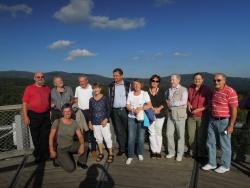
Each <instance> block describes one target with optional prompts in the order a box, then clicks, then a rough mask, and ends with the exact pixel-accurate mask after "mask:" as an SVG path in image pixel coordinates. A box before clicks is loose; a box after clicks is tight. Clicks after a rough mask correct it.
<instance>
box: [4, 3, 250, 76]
mask: <svg viewBox="0 0 250 188" xmlns="http://www.w3.org/2000/svg"><path fill="white" fill-rule="evenodd" d="M249 8H250V1H248V0H106V1H103V0H53V1H51V0H36V1H34V0H0V54H1V55H0V70H25V71H36V70H41V71H44V72H49V71H66V72H79V73H94V74H100V75H105V76H111V75H112V70H113V69H114V68H116V67H121V68H122V69H124V72H125V75H126V76H133V77H149V76H150V75H152V74H154V73H157V74H160V75H162V76H166V75H169V74H171V73H194V72H197V71H206V72H211V73H213V72H224V73H226V74H228V75H230V76H240V77H250V76H249V70H250V62H249V61H250V11H249Z"/></svg>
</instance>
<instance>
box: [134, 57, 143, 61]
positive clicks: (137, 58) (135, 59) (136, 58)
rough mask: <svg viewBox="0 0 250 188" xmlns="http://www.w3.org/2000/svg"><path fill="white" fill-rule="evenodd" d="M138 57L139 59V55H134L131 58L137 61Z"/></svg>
mask: <svg viewBox="0 0 250 188" xmlns="http://www.w3.org/2000/svg"><path fill="white" fill-rule="evenodd" d="M139 59H141V58H140V57H139V56H134V57H132V60H134V61H137V60H139Z"/></svg>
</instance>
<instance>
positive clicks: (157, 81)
mask: <svg viewBox="0 0 250 188" xmlns="http://www.w3.org/2000/svg"><path fill="white" fill-rule="evenodd" d="M151 82H155V83H159V82H160V81H159V80H151Z"/></svg>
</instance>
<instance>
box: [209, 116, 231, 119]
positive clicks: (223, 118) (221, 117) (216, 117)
mask: <svg viewBox="0 0 250 188" xmlns="http://www.w3.org/2000/svg"><path fill="white" fill-rule="evenodd" d="M212 118H213V119H215V120H223V119H228V117H214V116H212Z"/></svg>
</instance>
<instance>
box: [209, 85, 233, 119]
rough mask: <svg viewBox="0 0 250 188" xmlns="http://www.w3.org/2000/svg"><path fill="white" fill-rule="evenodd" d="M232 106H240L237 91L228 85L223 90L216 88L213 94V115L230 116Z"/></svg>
mask: <svg viewBox="0 0 250 188" xmlns="http://www.w3.org/2000/svg"><path fill="white" fill-rule="evenodd" d="M230 107H238V96H237V93H236V91H235V90H234V89H233V88H231V87H229V86H227V85H225V87H224V88H223V89H222V90H221V91H217V90H214V91H213V94H212V116H213V117H230Z"/></svg>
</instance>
